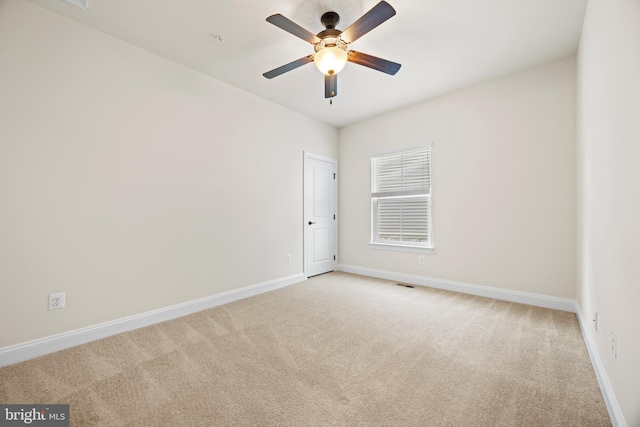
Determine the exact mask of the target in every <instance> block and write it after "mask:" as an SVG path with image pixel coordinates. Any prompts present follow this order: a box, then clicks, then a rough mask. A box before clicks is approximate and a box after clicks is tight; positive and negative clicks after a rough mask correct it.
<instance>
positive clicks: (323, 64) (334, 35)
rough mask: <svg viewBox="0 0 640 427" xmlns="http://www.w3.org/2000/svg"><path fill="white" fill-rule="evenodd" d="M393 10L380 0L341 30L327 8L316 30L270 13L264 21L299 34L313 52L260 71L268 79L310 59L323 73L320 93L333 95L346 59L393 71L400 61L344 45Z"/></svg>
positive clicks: (390, 72)
mask: <svg viewBox="0 0 640 427" xmlns="http://www.w3.org/2000/svg"><path fill="white" fill-rule="evenodd" d="M395 14H396V11H395V9H394V8H393V7H391V5H390V4H389V3H387V2H386V1H381V2H380V3H378V4H377V5H375V6H374V7H373V8H372V9H371V10H370V11H368V12H367V13H365V14H364V15H362V16H361V17H360V18H359V19H358V20H357V21H356V22H354V23H353V24H351V26H350V27H349V28H347V29H346V30H344V31H340V30H338V29H336V25H338V23H339V22H340V15H338V14H337V13H336V12H327V13H325V14H323V15H322V17H321V18H320V22H321V23H322V25H324V26H325V27H326V29H325V30H323V31H320V32H319V33H318V34H313V33H311V32H309V31H307V30H305V29H304V28H302V27H301V26H299V25H298V24H296V23H295V22H293V21H291V20H290V19H288V18H285V17H284V16H282V15H280V14H279V13H278V14H275V15H271V16H269V17H268V18H267V22H270V23H272V24H273V25H275V26H276V27H279V28H282V29H283V30H285V31H287V32H289V33H291V34H293V35H294V36H297V37H300V38H301V39H302V40H305V41H307V42H309V43H311V44H312V45H313V46H314V50H315V54H312V55H307V56H305V57H303V58H300V59H298V60H296V61H293V62H290V63H288V64H285V65H283V66H281V67H278V68H275V69H273V70H271V71H268V72H266V73H264V74H263V76H265V77H266V78H268V79H272V78H274V77H277V76H279V75H281V74H284V73H286V72H288V71H291V70H294V69H296V68H298V67H301V66H303V65H305V64H308V63H310V62H313V63H315V64H316V67H317V68H318V70H320V71H321V72H322V73H323V74H324V97H325V98H333V97H334V96H336V95H337V94H338V76H337V74H338V73H339V72H340V70H342V69H343V68H344V66H345V64H346V63H347V62H353V63H355V64H359V65H363V66H365V67H369V68H372V69H374V70H377V71H382V72H383V73H387V74H391V75H394V74H396V73H397V72H398V70H399V69H400V64H398V63H395V62H391V61H387V60H386V59H382V58H377V57H375V56H372V55H367V54H366V53H361V52H356V51H355V50H347V46H348V45H349V44H351V43H353V42H354V41H356V40H357V39H359V38H360V37H362V36H363V35H365V34H366V33H368V32H369V31H371V30H373V29H374V28H376V27H377V26H378V25H380V24H382V23H383V22H385V21H386V20H388V19H389V18H391V17H392V16H394V15H395Z"/></svg>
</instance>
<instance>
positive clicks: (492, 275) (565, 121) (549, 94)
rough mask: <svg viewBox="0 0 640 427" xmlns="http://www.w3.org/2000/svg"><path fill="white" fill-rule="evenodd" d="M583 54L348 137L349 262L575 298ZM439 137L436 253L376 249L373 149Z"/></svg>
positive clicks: (343, 209) (343, 185)
mask: <svg viewBox="0 0 640 427" xmlns="http://www.w3.org/2000/svg"><path fill="white" fill-rule="evenodd" d="M575 85H576V81H575V58H574V57H570V58H566V59H563V60H559V61H556V62H553V63H550V64H547V65H544V66H541V67H538V68H534V69H531V70H528V71H524V72H520V73H517V74H512V75H509V76H506V77H503V78H499V79H496V80H493V81H490V82H487V83H484V84H480V85H477V86H474V87H471V88H468V89H465V90H461V91H459V92H456V93H453V94H450V95H446V96H443V97H441V98H438V99H434V100H431V101H427V102H424V103H421V104H418V105H415V106H412V107H410V108H406V109H402V110H399V111H395V112H392V113H390V114H386V115H383V116H380V117H376V118H373V119H370V120H367V121H364V122H360V123H357V124H355V125H351V126H347V127H344V128H342V129H341V130H340V145H339V153H340V154H339V159H340V239H339V241H340V250H339V253H340V263H341V264H346V265H353V266H358V267H365V268H372V269H379V270H387V271H393V272H402V273H407V274H414V275H421V276H425V277H432V278H438V279H446V280H454V281H459V282H465V283H470V284H475V285H484V286H492V287H497V288H504V289H508V290H515V291H523V292H531V293H536V294H542V295H547V296H554V297H561V298H570V299H573V298H575V283H576V275H575V259H576V255H575V239H576V232H575V229H576V222H575V221H576V220H575V216H576V210H575V180H576V178H575V162H576V160H575V114H576V104H575ZM427 142H432V143H433V149H432V152H433V153H432V156H433V180H432V186H433V188H432V191H433V202H432V204H433V227H434V243H435V247H436V249H435V252H434V254H433V255H431V256H426V263H425V264H424V265H419V264H418V262H417V260H418V255H417V254H412V253H403V252H389V251H381V250H375V249H370V248H369V247H368V242H369V238H370V177H369V173H370V172H369V157H370V154H372V153H379V152H385V151H389V150H396V149H401V148H403V147H412V146H416V145H419V144H422V143H427Z"/></svg>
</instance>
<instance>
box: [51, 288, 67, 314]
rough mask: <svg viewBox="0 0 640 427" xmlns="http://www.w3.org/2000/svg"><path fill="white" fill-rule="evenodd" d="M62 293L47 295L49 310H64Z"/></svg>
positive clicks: (63, 295)
mask: <svg viewBox="0 0 640 427" xmlns="http://www.w3.org/2000/svg"><path fill="white" fill-rule="evenodd" d="M64 297H65V294H64V292H61V293H59V294H49V310H57V309H59V308H64Z"/></svg>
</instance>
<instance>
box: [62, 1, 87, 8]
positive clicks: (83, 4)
mask: <svg viewBox="0 0 640 427" xmlns="http://www.w3.org/2000/svg"><path fill="white" fill-rule="evenodd" d="M64 1H66V2H67V3H71V4H72V5H74V6H78V7H81V8H83V9H86V8H88V7H89V0H64Z"/></svg>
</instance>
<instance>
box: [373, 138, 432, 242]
mask: <svg viewBox="0 0 640 427" xmlns="http://www.w3.org/2000/svg"><path fill="white" fill-rule="evenodd" d="M419 149H427V150H429V164H428V167H429V172H428V173H429V187H428V188H426V189H424V191H420V192H419V193H417V194H416V192H415V191H413V192H411V193H413V194H406V195H397V194H392V195H389V196H380V195H379V194H374V193H373V188H371V202H370V203H371V205H370V209H371V218H370V220H371V235H370V241H369V247H370V248H372V249H379V250H389V251H398V252H412V253H426V254H432V253H433V250H434V244H433V220H432V217H433V215H432V211H433V209H432V191H431V188H432V185H431V178H432V173H431V170H432V164H433V158H432V157H433V152H432V144H431V143H427V144H421V145H419V146H414V147H407V148H402V149H399V150H393V151H388V152H384V153H376V154H372V155H371V156H370V160H369V168H370V171H369V172H370V186H371V187H372V186H373V185H372V184H371V183H372V182H373V179H374V177H373V173H374V171H373V166H372V163H373V159H374V158H377V157H384V156H389V155H396V154H401V153H408V152H411V151H415V150H419ZM416 198H424V199H426V201H427V203H428V208H427V233H428V241H427V242H425V243H422V244H420V243H411V242H389V241H380V240H376V239H377V238H378V205H377V203H378V202H379V201H380V200H390V199H403V200H407V199H416Z"/></svg>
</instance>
